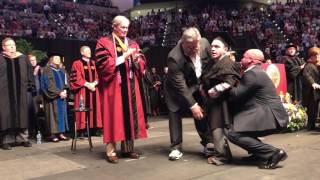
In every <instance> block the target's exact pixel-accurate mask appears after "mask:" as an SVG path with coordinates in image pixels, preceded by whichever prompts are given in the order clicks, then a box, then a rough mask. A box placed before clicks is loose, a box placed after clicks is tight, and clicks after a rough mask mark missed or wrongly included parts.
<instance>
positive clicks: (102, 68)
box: [95, 36, 147, 143]
mask: <svg viewBox="0 0 320 180" xmlns="http://www.w3.org/2000/svg"><path fill="white" fill-rule="evenodd" d="M127 46H128V47H129V48H136V49H140V48H139V46H138V44H137V43H136V42H134V41H131V40H130V39H127ZM95 52H96V57H95V58H96V67H97V71H98V75H99V91H100V96H101V99H100V100H101V106H102V107H101V110H102V119H103V126H104V128H103V131H104V135H103V137H104V142H105V143H115V142H119V141H124V140H133V139H135V138H146V137H147V133H146V128H145V118H144V112H143V104H142V99H141V92H140V87H139V81H141V79H142V77H143V71H144V69H145V62H144V60H143V59H141V58H140V61H139V62H132V61H131V60H125V62H124V63H122V64H120V65H118V66H116V59H117V57H120V56H122V55H123V48H121V47H120V45H119V43H116V40H115V39H114V38H113V36H111V37H102V38H100V39H99V40H98V41H97V46H96V51H95ZM130 69H131V70H130Z"/></svg>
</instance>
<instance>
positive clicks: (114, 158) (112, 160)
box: [107, 155, 119, 164]
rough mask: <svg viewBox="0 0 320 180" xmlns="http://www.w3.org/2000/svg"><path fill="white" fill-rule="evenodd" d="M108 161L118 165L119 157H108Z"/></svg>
mask: <svg viewBox="0 0 320 180" xmlns="http://www.w3.org/2000/svg"><path fill="white" fill-rule="evenodd" d="M107 161H108V162H109V163H112V164H117V163H118V162H119V159H118V157H117V156H116V155H115V156H107Z"/></svg>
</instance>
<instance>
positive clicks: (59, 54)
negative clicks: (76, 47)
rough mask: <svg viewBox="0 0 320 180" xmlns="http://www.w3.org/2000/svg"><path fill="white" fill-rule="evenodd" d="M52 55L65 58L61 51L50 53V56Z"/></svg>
mask: <svg viewBox="0 0 320 180" xmlns="http://www.w3.org/2000/svg"><path fill="white" fill-rule="evenodd" d="M52 56H60V58H61V59H62V58H63V55H62V54H61V53H58V52H51V53H49V55H48V58H50V57H52Z"/></svg>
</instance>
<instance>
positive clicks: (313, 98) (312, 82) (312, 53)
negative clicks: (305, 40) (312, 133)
mask: <svg viewBox="0 0 320 180" xmlns="http://www.w3.org/2000/svg"><path fill="white" fill-rule="evenodd" d="M319 68H320V49H319V48H318V47H312V48H310V49H309V50H308V61H307V64H306V65H305V67H304V70H303V84H304V86H303V87H304V91H303V105H304V106H305V107H307V114H308V124H307V128H308V130H313V129H314V128H315V123H316V120H317V119H318V118H319V101H320V71H319Z"/></svg>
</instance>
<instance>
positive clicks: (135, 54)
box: [123, 48, 142, 62]
mask: <svg viewBox="0 0 320 180" xmlns="http://www.w3.org/2000/svg"><path fill="white" fill-rule="evenodd" d="M138 52H139V51H138V50H137V49H136V48H129V49H128V50H127V51H126V52H124V53H123V56H124V59H128V58H129V57H130V56H132V59H133V61H134V62H139V58H138V57H139V56H141V55H142V54H141V53H138Z"/></svg>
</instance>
